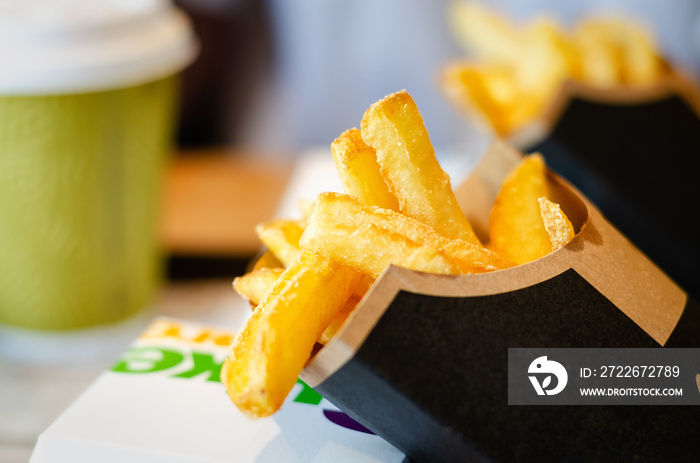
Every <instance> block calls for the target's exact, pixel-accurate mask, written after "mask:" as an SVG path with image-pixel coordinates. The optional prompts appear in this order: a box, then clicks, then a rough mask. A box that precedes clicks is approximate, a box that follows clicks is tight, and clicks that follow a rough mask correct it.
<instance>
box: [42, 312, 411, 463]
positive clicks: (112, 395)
mask: <svg viewBox="0 0 700 463" xmlns="http://www.w3.org/2000/svg"><path fill="white" fill-rule="evenodd" d="M233 336H234V333H233V332H231V331H228V330H225V329H220V328H212V327H205V326H201V325H197V324H193V323H190V322H186V321H183V320H175V319H168V318H158V319H155V320H154V321H153V322H152V324H151V325H150V326H149V327H148V329H147V330H146V331H145V332H144V333H143V334H142V335H141V336H140V337H139V339H138V340H137V341H136V342H135V343H134V344H133V346H132V347H131V348H130V349H129V350H128V351H127V352H125V353H124V354H123V355H122V357H121V358H120V359H119V360H118V361H117V362H116V364H115V365H114V366H113V367H112V368H111V370H110V371H107V372H105V373H103V374H102V375H101V376H100V377H99V378H98V379H97V380H96V382H95V383H94V384H93V385H92V386H91V387H90V388H89V389H88V390H87V391H85V392H84V393H83V394H82V396H81V397H79V398H78V399H77V400H76V402H74V403H73V404H72V405H71V406H70V407H69V408H68V409H67V410H66V411H65V412H64V413H63V414H62V415H61V416H60V417H59V418H58V419H57V420H56V421H55V422H54V423H53V424H52V425H51V426H50V427H49V428H48V429H46V431H44V432H43V433H42V434H41V436H40V437H39V440H38V442H37V445H36V447H35V449H34V452H33V454H32V458H31V462H32V463H81V462H86V463H87V462H90V463H94V462H134V463H139V462H143V463H154V462H164V463H165V462H168V463H169V462H173V461H177V462H197V463H204V462H222V461H231V462H256V463H264V462H271V463H272V462H280V461H329V462H330V461H332V462H347V463H350V462H357V461H371V462H397V463H398V462H401V461H403V459H404V455H403V454H402V453H401V452H399V451H398V450H396V449H395V448H394V447H392V446H391V445H389V444H388V443H386V442H385V441H384V440H383V439H381V438H380V437H378V436H376V435H374V434H372V433H371V432H370V431H368V430H367V429H366V428H364V427H363V426H361V425H359V424H358V423H356V422H355V421H353V420H352V419H350V418H348V417H347V415H345V414H344V413H342V412H340V411H338V409H337V408H336V407H335V406H333V405H332V404H330V403H329V402H328V401H326V400H324V399H323V398H322V397H321V396H320V395H319V394H318V393H317V392H315V391H314V390H313V389H311V388H310V387H308V386H306V385H304V384H303V383H302V382H299V383H298V384H297V386H296V388H295V389H294V390H293V391H292V394H290V396H289V398H288V401H287V403H286V404H285V405H284V406H283V408H282V410H281V411H280V412H279V413H278V414H277V415H275V417H274V418H271V419H266V420H257V421H251V420H250V419H249V418H247V417H246V416H244V415H243V414H242V413H240V412H239V411H238V410H237V409H236V408H235V407H233V406H231V403H230V399H229V398H228V396H227V395H226V392H225V390H224V387H223V385H222V384H221V382H220V381H219V371H220V369H221V364H222V363H223V361H224V359H225V358H226V355H227V354H228V350H229V346H230V344H231V341H232V339H233Z"/></svg>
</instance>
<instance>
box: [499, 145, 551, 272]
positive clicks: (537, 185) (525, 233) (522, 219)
mask: <svg viewBox="0 0 700 463" xmlns="http://www.w3.org/2000/svg"><path fill="white" fill-rule="evenodd" d="M543 196H545V197H547V196H550V194H549V186H548V184H547V179H546V171H545V163H544V158H543V157H542V155H540V154H539V153H535V154H531V155H529V156H526V157H525V158H524V159H523V161H522V162H521V163H520V164H519V165H518V166H517V167H516V168H515V169H513V171H511V172H510V173H509V174H508V175H507V176H506V178H505V179H504V181H503V183H502V185H501V189H500V191H499V192H498V195H497V196H496V201H495V202H494V204H493V207H492V209H491V214H490V216H489V237H490V247H491V249H492V250H493V251H494V252H496V253H497V254H499V255H500V256H501V257H503V258H504V259H507V260H509V261H511V262H514V263H516V264H525V263H527V262H530V261H533V260H535V259H539V258H540V257H542V256H544V255H546V254H548V253H549V252H551V250H552V243H551V242H550V240H549V235H548V234H547V231H546V230H545V228H544V224H543V223H542V216H541V215H540V205H539V201H538V200H539V198H541V197H543Z"/></svg>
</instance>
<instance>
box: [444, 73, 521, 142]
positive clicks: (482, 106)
mask: <svg viewBox="0 0 700 463" xmlns="http://www.w3.org/2000/svg"><path fill="white" fill-rule="evenodd" d="M440 87H441V89H442V90H443V92H444V93H445V95H446V96H447V99H448V100H449V101H451V102H452V103H453V104H455V106H456V107H457V108H458V109H459V110H460V111H461V112H462V113H464V114H465V115H467V116H470V117H472V118H476V119H477V120H480V121H479V122H481V123H485V124H486V125H487V126H490V127H492V128H493V130H494V131H495V132H496V133H499V134H506V133H508V132H509V131H510V130H511V128H512V127H511V126H510V123H509V121H508V119H507V114H506V113H505V111H504V106H505V105H506V104H507V103H506V102H510V101H514V100H515V97H516V95H517V92H518V89H517V88H516V87H515V80H514V79H513V76H512V73H510V72H508V71H507V70H506V69H503V68H494V69H487V68H486V67H485V66H477V65H474V64H471V63H468V62H453V63H450V64H448V65H447V66H445V68H444V69H443V71H442V73H441V75H440Z"/></svg>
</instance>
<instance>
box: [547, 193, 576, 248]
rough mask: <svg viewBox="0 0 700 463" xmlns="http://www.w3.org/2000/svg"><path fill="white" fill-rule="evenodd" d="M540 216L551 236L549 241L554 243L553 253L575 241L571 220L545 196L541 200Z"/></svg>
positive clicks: (557, 205)
mask: <svg viewBox="0 0 700 463" xmlns="http://www.w3.org/2000/svg"><path fill="white" fill-rule="evenodd" d="M538 201H539V203H540V215H541V216H542V223H544V229H545V230H546V231H547V234H548V235H549V241H550V242H551V243H552V251H556V250H557V249H559V248H563V247H564V246H566V244H567V243H568V242H569V241H571V240H572V239H574V235H575V233H574V227H573V225H571V222H570V221H569V218H568V217H567V216H566V214H564V211H562V210H561V207H560V206H559V204H557V203H554V202H552V201H550V200H549V199H547V198H545V197H544V196H543V197H541V198H539V200H538Z"/></svg>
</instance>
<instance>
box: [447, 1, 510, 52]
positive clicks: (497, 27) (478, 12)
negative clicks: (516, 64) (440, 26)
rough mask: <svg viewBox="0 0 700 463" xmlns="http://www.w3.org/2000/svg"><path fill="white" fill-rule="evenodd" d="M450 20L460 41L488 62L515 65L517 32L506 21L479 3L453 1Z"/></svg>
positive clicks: (452, 28) (453, 31) (453, 30)
mask: <svg viewBox="0 0 700 463" xmlns="http://www.w3.org/2000/svg"><path fill="white" fill-rule="evenodd" d="M448 13H449V14H448V18H449V19H450V27H451V30H452V33H453V35H454V37H455V39H456V40H457V42H458V43H459V44H460V45H461V46H463V47H464V48H465V49H467V50H469V51H470V52H471V53H473V54H474V55H476V57H478V58H479V59H481V60H483V61H485V62H489V63H500V64H503V63H512V62H513V61H515V60H516V59H517V58H518V57H517V52H518V45H519V40H520V37H519V36H518V31H517V30H515V28H514V27H513V26H512V25H511V24H510V23H509V22H508V21H506V20H505V18H504V17H503V16H501V15H499V14H497V13H495V12H494V11H492V10H491V9H489V8H487V7H485V6H484V5H481V4H479V3H477V2H463V1H457V2H455V1H453V2H450V4H449V11H448Z"/></svg>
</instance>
